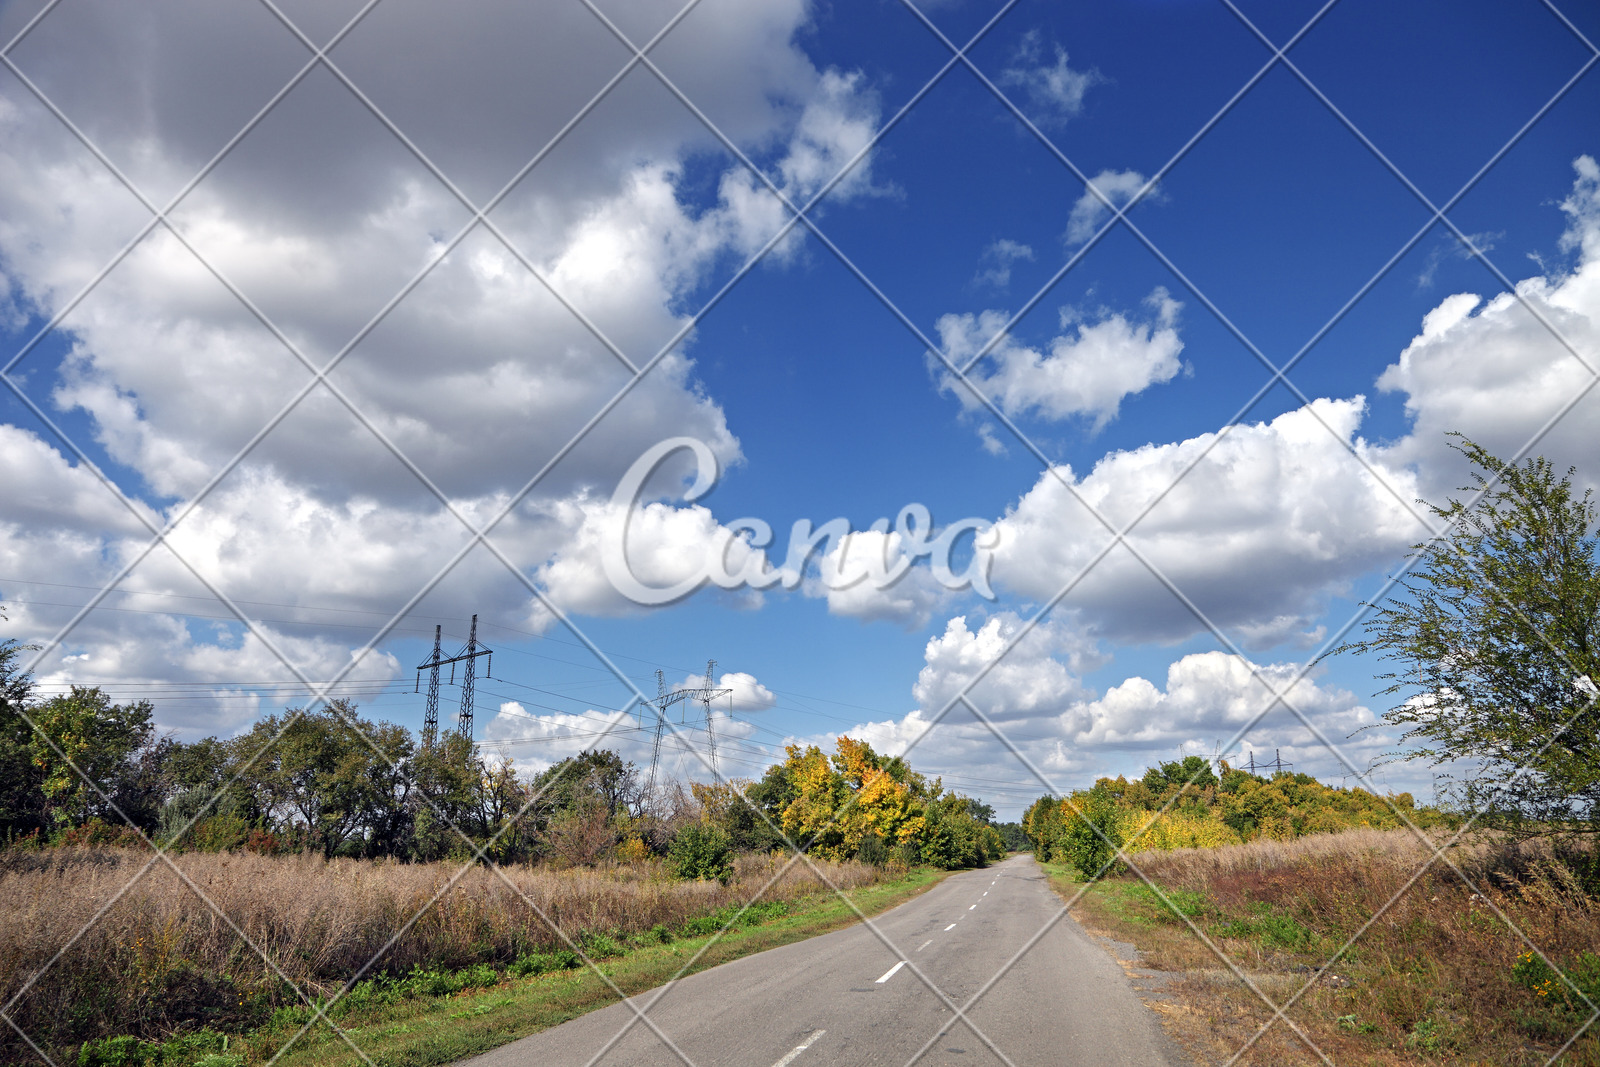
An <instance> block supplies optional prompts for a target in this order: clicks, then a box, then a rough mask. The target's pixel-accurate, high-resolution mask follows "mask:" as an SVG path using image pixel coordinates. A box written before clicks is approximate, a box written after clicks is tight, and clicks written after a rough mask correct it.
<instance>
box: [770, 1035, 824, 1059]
mask: <svg viewBox="0 0 1600 1067" xmlns="http://www.w3.org/2000/svg"><path fill="white" fill-rule="evenodd" d="M827 1032H828V1031H826V1030H818V1031H816V1032H815V1033H814V1034H812V1035H811V1036H810V1037H808V1038H806V1039H805V1040H804V1041H802V1042H800V1044H798V1045H796V1046H795V1047H794V1048H793V1049H791V1050H790V1051H789V1054H788V1055H787V1056H785V1057H784V1058H783V1059H781V1060H779V1061H778V1062H777V1063H774V1064H773V1065H772V1067H789V1064H791V1063H793V1062H794V1061H795V1058H796V1057H797V1056H799V1055H800V1053H802V1052H804V1051H805V1050H806V1049H808V1048H810V1047H811V1046H812V1044H813V1043H814V1042H815V1041H816V1040H817V1038H819V1037H821V1036H822V1035H823V1034H825V1033H827Z"/></svg>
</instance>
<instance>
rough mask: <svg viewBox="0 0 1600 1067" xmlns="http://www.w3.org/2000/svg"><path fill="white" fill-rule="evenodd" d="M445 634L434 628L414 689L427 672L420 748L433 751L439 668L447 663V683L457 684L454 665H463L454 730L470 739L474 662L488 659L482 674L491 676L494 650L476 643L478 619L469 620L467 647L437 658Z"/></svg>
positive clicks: (474, 696) (474, 681)
mask: <svg viewBox="0 0 1600 1067" xmlns="http://www.w3.org/2000/svg"><path fill="white" fill-rule="evenodd" d="M443 633H444V628H443V627H441V626H435V627H434V628H433V655H431V656H429V657H428V658H427V659H426V660H424V661H423V662H421V663H419V664H417V688H418V689H421V687H422V672H423V671H427V672H428V706H427V710H426V711H424V712H423V716H422V747H423V748H425V749H429V748H432V747H433V746H434V744H435V743H436V742H437V741H438V734H439V668H440V667H442V666H444V665H445V664H446V663H448V664H450V684H451V685H454V684H455V682H456V667H455V665H456V664H457V663H465V664H466V666H465V667H463V668H462V678H461V712H460V714H458V715H457V716H456V728H457V729H458V730H460V731H461V735H462V736H463V737H466V738H468V739H469V740H470V739H471V737H472V710H473V703H474V702H475V700H476V698H477V685H476V682H477V678H476V674H477V660H478V657H479V656H488V657H489V659H488V660H487V662H486V663H485V664H484V672H483V675H484V677H485V678H493V677H494V673H493V672H494V650H493V649H492V648H487V647H485V646H483V645H480V644H478V617H477V616H476V615H474V616H473V617H472V629H471V630H470V631H469V632H468V634H467V644H466V647H464V648H463V649H462V650H461V651H460V652H457V653H456V654H455V655H453V656H451V657H450V658H449V659H442V658H440V656H439V639H440V637H441V636H442V635H443Z"/></svg>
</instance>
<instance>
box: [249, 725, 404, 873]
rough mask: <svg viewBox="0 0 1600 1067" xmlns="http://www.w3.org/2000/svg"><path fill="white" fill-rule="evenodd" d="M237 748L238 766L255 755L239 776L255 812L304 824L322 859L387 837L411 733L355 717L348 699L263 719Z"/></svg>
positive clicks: (398, 804)
mask: <svg viewBox="0 0 1600 1067" xmlns="http://www.w3.org/2000/svg"><path fill="white" fill-rule="evenodd" d="M280 731H281V734H280ZM274 737H276V738H277V740H276V741H272V738H274ZM269 742H270V744H269ZM263 749H264V750H263ZM237 751H238V754H239V756H240V757H241V765H242V761H243V760H246V759H250V758H251V757H252V756H256V754H257V753H258V752H259V753H260V755H259V756H258V757H257V758H256V759H255V761H254V762H253V763H252V764H251V765H250V767H249V768H248V770H245V772H244V774H243V776H242V777H243V778H244V779H245V780H246V781H248V782H249V783H250V785H251V786H252V787H253V789H254V792H255V799H256V802H257V804H258V806H259V807H260V809H261V810H262V811H265V812H268V813H270V814H272V815H273V816H275V817H276V818H278V819H279V820H281V821H282V822H283V823H285V824H287V825H290V826H295V825H298V826H301V827H304V829H305V830H306V832H307V833H309V834H310V835H311V837H312V840H313V841H315V842H316V843H317V844H318V845H320V846H321V847H322V851H323V854H324V855H326V856H332V855H334V854H335V853H336V852H338V851H339V850H340V848H341V847H342V846H345V845H346V843H347V842H348V843H350V844H351V845H355V844H357V843H360V844H361V845H362V846H364V845H365V843H366V838H365V834H366V833H370V832H371V831H373V830H374V829H376V830H377V831H378V832H379V834H381V835H384V836H389V837H392V836H393V833H394V828H393V826H392V825H391V822H390V820H391V819H392V818H393V817H394V816H395V815H396V814H397V813H398V812H399V811H402V810H404V809H405V807H406V796H405V790H406V789H407V788H408V786H407V781H406V776H405V774H404V773H399V772H397V771H396V767H397V766H398V767H399V768H400V769H401V772H403V770H404V768H405V767H406V766H407V765H408V764H409V763H410V762H411V759H412V754H413V744H412V741H411V735H410V734H409V733H408V732H407V731H406V730H405V729H404V728H403V727H400V726H395V725H393V724H392V723H381V724H374V723H371V722H367V721H365V720H363V719H358V718H357V717H356V715H355V706H354V705H353V704H350V703H348V702H346V701H342V700H336V701H334V702H333V703H332V704H330V705H329V706H328V707H327V708H326V709H323V710H313V711H299V712H297V711H295V710H294V709H290V710H289V711H286V712H285V713H284V714H283V715H282V716H281V717H280V716H277V715H268V716H267V717H266V718H263V719H261V720H259V721H258V722H257V723H256V725H255V727H254V728H253V729H252V730H251V732H250V733H248V734H246V735H244V737H243V738H241V739H240V742H239V748H238V749H237ZM363 850H364V848H363Z"/></svg>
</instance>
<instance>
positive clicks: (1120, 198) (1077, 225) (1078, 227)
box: [1066, 170, 1160, 245]
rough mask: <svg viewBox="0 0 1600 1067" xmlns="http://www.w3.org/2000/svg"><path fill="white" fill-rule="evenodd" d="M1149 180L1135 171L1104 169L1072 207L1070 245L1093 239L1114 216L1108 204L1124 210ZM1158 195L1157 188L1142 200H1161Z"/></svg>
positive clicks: (1089, 182)
mask: <svg viewBox="0 0 1600 1067" xmlns="http://www.w3.org/2000/svg"><path fill="white" fill-rule="evenodd" d="M1147 180H1148V179H1146V178H1145V176H1144V175H1143V174H1140V173H1139V172H1138V171H1136V170H1103V171H1101V172H1100V173H1099V174H1096V175H1095V176H1094V177H1093V178H1090V179H1089V181H1088V182H1087V184H1085V185H1084V187H1083V195H1082V196H1080V197H1078V200H1077V203H1075V204H1073V205H1072V214H1071V215H1070V216H1068V217H1067V233H1066V241H1067V243H1068V244H1069V245H1078V244H1082V243H1083V242H1085V241H1087V240H1088V239H1089V238H1091V237H1093V236H1094V232H1095V231H1096V230H1098V229H1099V228H1100V225H1101V223H1103V222H1104V221H1105V219H1106V217H1107V216H1108V215H1110V214H1111V208H1109V207H1107V206H1106V202H1107V201H1110V203H1111V204H1113V205H1115V206H1116V207H1119V208H1120V207H1122V206H1123V205H1125V204H1127V203H1128V202H1129V201H1130V200H1132V199H1133V197H1134V194H1136V193H1138V191H1139V190H1140V189H1143V188H1144V186H1145V182H1146V181H1147ZM1159 193H1160V188H1159V186H1158V187H1157V188H1155V189H1151V190H1150V191H1149V192H1148V193H1146V194H1145V195H1144V197H1143V198H1142V199H1143V200H1144V201H1145V202H1146V203H1148V202H1150V201H1152V200H1156V199H1159Z"/></svg>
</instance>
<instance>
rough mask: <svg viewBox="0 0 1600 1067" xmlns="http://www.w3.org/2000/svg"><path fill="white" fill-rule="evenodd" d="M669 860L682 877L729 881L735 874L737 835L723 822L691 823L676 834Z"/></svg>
mask: <svg viewBox="0 0 1600 1067" xmlns="http://www.w3.org/2000/svg"><path fill="white" fill-rule="evenodd" d="M667 864H668V865H669V866H670V867H671V868H672V873H674V874H676V875H677V876H678V877H679V878H691V879H706V880H711V879H715V880H716V881H719V882H726V881H727V880H728V879H729V878H731V877H733V839H732V838H730V837H729V836H728V833H727V831H726V830H724V829H722V827H720V826H713V825H712V824H711V823H704V822H696V823H690V824H689V825H688V826H685V827H684V828H683V829H681V830H679V831H678V832H677V833H676V834H674V835H673V838H672V844H671V845H669V846H668V847H667Z"/></svg>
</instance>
